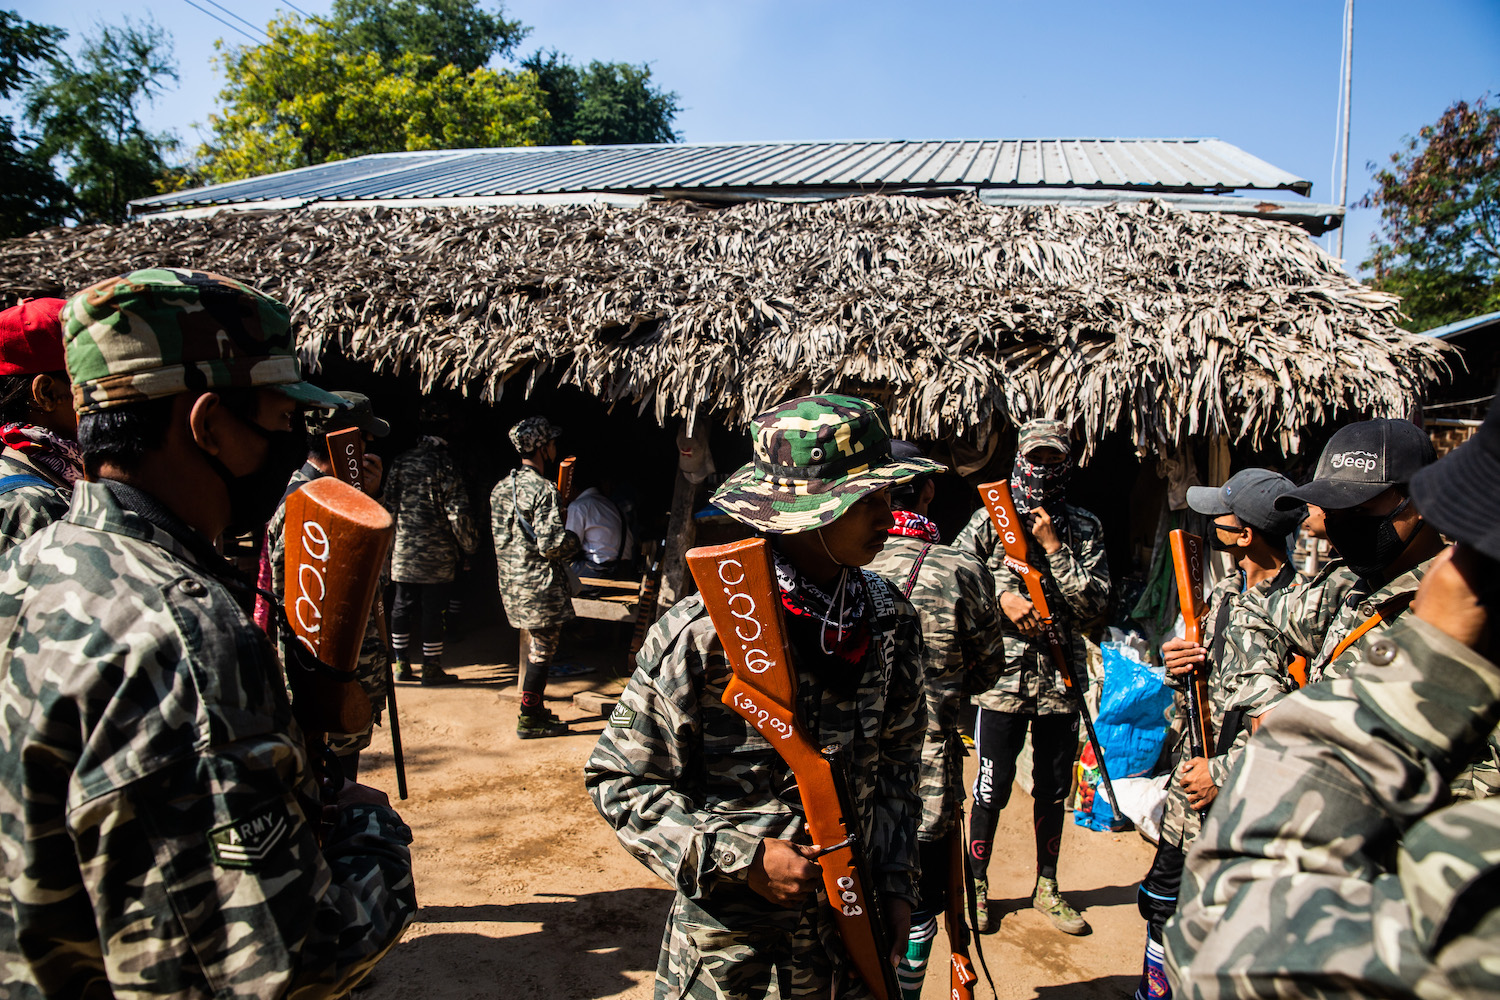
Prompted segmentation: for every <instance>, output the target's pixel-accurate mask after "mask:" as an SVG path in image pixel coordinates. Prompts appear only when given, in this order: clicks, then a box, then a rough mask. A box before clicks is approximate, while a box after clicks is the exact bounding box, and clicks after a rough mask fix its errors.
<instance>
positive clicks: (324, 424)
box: [307, 390, 391, 438]
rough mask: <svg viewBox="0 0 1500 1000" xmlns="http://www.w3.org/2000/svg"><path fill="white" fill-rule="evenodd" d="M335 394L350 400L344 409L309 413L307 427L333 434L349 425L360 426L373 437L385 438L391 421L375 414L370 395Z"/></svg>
mask: <svg viewBox="0 0 1500 1000" xmlns="http://www.w3.org/2000/svg"><path fill="white" fill-rule="evenodd" d="M334 395H335V396H338V397H340V398H342V399H345V400H347V401H348V406H347V407H346V408H344V409H342V410H325V411H321V412H319V411H314V412H313V413H310V414H308V417H307V429H308V430H309V431H311V432H312V433H314V434H332V433H333V432H334V431H341V430H344V429H345V428H347V427H358V428H359V429H360V430H362V431H364V432H365V433H366V434H369V435H371V436H372V437H378V438H383V437H385V436H386V435H387V434H389V433H390V432H391V425H390V422H389V421H386V420H381V419H380V418H379V417H377V416H376V415H375V408H374V407H373V406H371V405H370V397H369V396H366V395H365V394H364V393H362V392H344V391H342V390H340V391H338V392H335V393H334Z"/></svg>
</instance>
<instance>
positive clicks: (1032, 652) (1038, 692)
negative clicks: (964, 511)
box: [953, 504, 1110, 715]
mask: <svg viewBox="0 0 1500 1000" xmlns="http://www.w3.org/2000/svg"><path fill="white" fill-rule="evenodd" d="M1063 508H1064V512H1065V517H1064V518H1060V519H1058V520H1057V521H1054V522H1053V523H1054V524H1056V526H1057V532H1058V536H1059V537H1060V538H1061V539H1062V543H1063V544H1062V548H1060V549H1058V550H1057V551H1056V552H1054V553H1052V554H1051V555H1050V556H1049V555H1047V553H1046V552H1045V551H1044V550H1043V549H1042V546H1041V544H1040V543H1038V542H1037V541H1036V539H1034V538H1033V539H1030V540H1029V548H1028V551H1027V561H1028V562H1029V563H1031V565H1032V566H1034V567H1036V568H1037V569H1038V570H1040V571H1041V574H1042V586H1043V587H1044V588H1045V590H1046V594H1047V603H1048V605H1049V606H1050V608H1051V610H1052V616H1053V618H1054V619H1055V620H1056V622H1057V634H1058V636H1059V638H1060V639H1061V640H1062V643H1063V651H1064V652H1065V653H1066V654H1067V657H1068V662H1069V663H1071V664H1072V666H1073V676H1074V677H1075V678H1077V681H1078V685H1079V692H1078V693H1079V694H1080V695H1082V694H1083V691H1084V690H1086V689H1087V688H1088V684H1089V672H1088V649H1087V648H1086V646H1085V644H1084V641H1083V634H1082V633H1083V627H1084V625H1086V624H1087V623H1088V622H1089V620H1091V619H1093V618H1097V617H1099V616H1100V615H1102V614H1104V613H1105V611H1107V610H1108V609H1109V590H1110V583H1109V564H1108V563H1107V562H1106V561H1105V558H1104V529H1103V527H1102V526H1101V525H1100V524H1099V519H1098V518H1097V517H1095V516H1094V515H1093V514H1090V513H1089V512H1088V511H1086V510H1084V509H1083V508H1082V507H1074V506H1073V505H1071V504H1064V505H1063ZM953 547H954V548H955V549H959V550H961V551H964V552H968V553H970V554H972V555H974V556H977V557H978V558H979V560H980V561H981V562H983V563H984V564H985V565H986V566H988V567H989V569H990V572H991V573H992V574H994V577H995V602H996V604H995V606H996V609H997V610H998V609H999V601H1000V596H1001V595H1002V594H1006V593H1010V594H1019V595H1021V596H1022V597H1027V599H1028V600H1029V599H1030V598H1029V596H1028V595H1027V593H1026V584H1025V583H1024V582H1023V581H1022V580H1021V578H1020V577H1019V576H1017V575H1016V574H1015V573H1013V572H1011V570H1010V569H1009V568H1008V567H1007V566H1006V565H1005V548H1004V547H1003V546H1002V545H1000V538H999V536H998V535H996V534H995V526H994V524H992V523H991V522H990V517H989V514H988V513H987V512H986V511H985V509H984V508H983V507H981V508H980V509H979V510H977V511H975V512H974V516H973V518H971V519H970V520H969V523H968V525H967V526H966V527H965V528H964V530H963V531H961V532H959V535H958V537H957V538H955V539H954V540H953ZM999 617H1000V627H1001V629H1002V630H1003V632H1004V635H1005V669H1004V671H1003V672H1002V673H1001V675H1000V680H999V682H998V683H997V684H995V686H994V687H992V688H990V690H988V691H986V692H985V693H983V694H981V695H980V696H979V697H978V698H976V699H975V702H976V703H977V704H978V705H979V706H980V707H981V708H987V709H990V710H991V711H995V712H1018V713H1022V714H1025V715H1067V714H1071V713H1073V712H1076V711H1077V710H1078V705H1077V703H1076V702H1075V701H1074V700H1073V699H1072V698H1071V697H1069V696H1068V690H1067V688H1066V687H1065V686H1064V684H1063V679H1062V675H1061V674H1060V673H1059V672H1058V670H1057V668H1056V667H1055V666H1054V665H1053V663H1052V654H1051V652H1050V651H1049V650H1048V649H1047V641H1046V640H1045V639H1028V638H1026V637H1025V636H1023V635H1022V634H1021V633H1020V632H1019V631H1018V630H1017V629H1016V627H1015V624H1014V623H1012V622H1011V620H1010V619H1009V618H1007V617H1005V614H1004V613H1003V612H1001V613H1000V615H999Z"/></svg>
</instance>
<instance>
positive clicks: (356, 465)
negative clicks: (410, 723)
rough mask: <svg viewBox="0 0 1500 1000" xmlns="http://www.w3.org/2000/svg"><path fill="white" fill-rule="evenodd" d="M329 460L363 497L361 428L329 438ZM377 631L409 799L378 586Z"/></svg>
mask: <svg viewBox="0 0 1500 1000" xmlns="http://www.w3.org/2000/svg"><path fill="white" fill-rule="evenodd" d="M326 437H327V441H328V460H329V462H331V463H332V464H333V474H334V476H335V477H337V479H338V480H339V481H340V482H343V483H348V484H349V485H350V486H353V487H354V488H355V489H357V490H359V491H360V492H361V493H365V492H367V491H366V490H365V432H364V431H362V430H360V429H359V428H358V427H345V428H344V429H343V430H341V431H334V432H333V433H331V434H328V435H327V436H326ZM373 614H374V615H375V631H376V632H377V633H378V634H379V635H380V643H381V645H382V646H384V647H385V650H386V657H385V707H386V710H387V711H388V712H389V713H390V717H391V757H392V758H393V759H394V760H395V762H396V794H397V795H398V796H400V797H401V798H403V799H404V798H406V755H405V754H404V753H403V752H402V750H401V714H400V712H398V711H397V709H396V678H395V677H394V676H393V675H392V672H391V657H390V644H389V640H388V639H387V635H388V634H389V633H387V631H386V624H385V600H384V598H382V597H381V596H380V585H379V582H378V580H377V583H376V586H375V602H374V610H373Z"/></svg>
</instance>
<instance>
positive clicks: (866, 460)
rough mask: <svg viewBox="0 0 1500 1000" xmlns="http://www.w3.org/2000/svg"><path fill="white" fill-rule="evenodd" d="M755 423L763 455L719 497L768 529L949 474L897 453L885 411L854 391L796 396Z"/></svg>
mask: <svg viewBox="0 0 1500 1000" xmlns="http://www.w3.org/2000/svg"><path fill="white" fill-rule="evenodd" d="M753 423H754V434H755V460H754V461H752V462H750V463H749V464H748V465H746V466H745V467H744V468H742V469H740V470H739V471H738V472H736V473H735V474H734V475H732V476H730V477H729V478H728V479H727V480H725V481H724V485H722V486H720V487H719V489H718V491H717V492H715V493H714V497H713V502H714V505H715V506H717V507H718V508H719V509H720V510H722V511H724V512H725V513H726V514H728V515H729V516H730V517H732V518H734V519H735V520H736V521H739V522H741V523H742V524H747V525H749V526H750V527H752V528H754V529H755V530H757V531H761V532H765V533H766V534H770V535H790V534H795V533H797V532H800V531H812V530H815V529H817V528H821V527H823V526H824V525H828V524H832V523H833V522H834V521H837V520H838V519H839V518H840V517H842V516H843V515H844V512H845V511H847V510H848V509H849V508H850V507H851V506H852V505H853V504H854V503H855V502H857V501H858V500H859V499H860V498H861V497H865V496H868V495H869V494H871V493H874V492H875V491H876V490H878V489H881V488H883V487H886V486H896V485H899V484H900V483H904V482H906V481H907V480H909V479H911V478H912V477H913V476H920V475H923V474H925V473H930V472H942V471H943V466H941V465H939V464H937V463H936V462H930V461H928V460H927V459H925V458H910V459H897V458H893V457H892V456H891V429H890V423H889V421H888V420H887V419H886V416H885V411H884V410H883V409H881V408H880V407H879V406H876V405H875V404H874V403H871V402H869V401H868V400H864V399H858V398H856V397H854V396H836V395H823V396H803V397H801V398H799V399H790V400H787V401H786V402H785V403H782V404H781V405H780V406H777V407H774V408H772V409H770V410H767V411H766V412H765V413H762V414H760V415H759V416H758V417H756V418H755V420H754V422H753Z"/></svg>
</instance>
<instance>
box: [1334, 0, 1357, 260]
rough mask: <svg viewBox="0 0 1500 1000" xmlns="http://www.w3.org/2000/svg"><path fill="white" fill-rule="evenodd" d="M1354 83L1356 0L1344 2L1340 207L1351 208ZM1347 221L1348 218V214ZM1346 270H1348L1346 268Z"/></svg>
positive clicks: (1341, 232) (1340, 231)
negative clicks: (1350, 162)
mask: <svg viewBox="0 0 1500 1000" xmlns="http://www.w3.org/2000/svg"><path fill="white" fill-rule="evenodd" d="M1353 83H1354V0H1344V93H1343V98H1342V102H1343V105H1344V137H1343V141H1344V152H1343V162H1342V164H1341V165H1340V168H1339V207H1340V208H1343V209H1346V210H1347V209H1348V207H1349V98H1350V95H1351V93H1352V87H1353ZM1344 218H1345V219H1347V218H1348V214H1347V212H1346V214H1345V216H1344ZM1336 256H1337V257H1338V258H1339V260H1343V259H1344V226H1343V225H1342V224H1340V225H1339V228H1338V252H1337V254H1336ZM1344 270H1346V271H1347V270H1348V267H1347V266H1345V268H1344Z"/></svg>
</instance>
